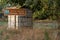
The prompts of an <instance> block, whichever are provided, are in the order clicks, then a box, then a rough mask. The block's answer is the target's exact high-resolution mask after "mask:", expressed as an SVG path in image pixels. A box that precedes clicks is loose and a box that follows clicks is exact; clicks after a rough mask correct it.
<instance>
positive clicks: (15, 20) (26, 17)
mask: <svg viewBox="0 0 60 40" xmlns="http://www.w3.org/2000/svg"><path fill="white" fill-rule="evenodd" d="M4 13H5V15H7V16H8V28H13V29H18V28H20V27H32V26H33V22H32V21H33V20H32V11H31V10H29V9H27V8H20V9H19V8H15V7H10V8H6V9H5V11H4Z"/></svg>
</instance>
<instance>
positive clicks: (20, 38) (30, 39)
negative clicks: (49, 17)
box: [0, 22, 57, 40]
mask: <svg viewBox="0 0 60 40" xmlns="http://www.w3.org/2000/svg"><path fill="white" fill-rule="evenodd" d="M1 23H2V24H1V25H0V40H57V31H56V29H40V28H34V27H33V28H30V27H28V28H27V27H21V28H19V30H15V29H14V30H11V29H10V30H8V29H7V22H1Z"/></svg>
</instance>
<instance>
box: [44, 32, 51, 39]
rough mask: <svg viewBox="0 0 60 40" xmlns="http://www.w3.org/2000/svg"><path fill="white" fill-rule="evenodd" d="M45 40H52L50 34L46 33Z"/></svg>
mask: <svg viewBox="0 0 60 40" xmlns="http://www.w3.org/2000/svg"><path fill="white" fill-rule="evenodd" d="M44 40H50V38H49V34H48V32H46V31H45V37H44Z"/></svg>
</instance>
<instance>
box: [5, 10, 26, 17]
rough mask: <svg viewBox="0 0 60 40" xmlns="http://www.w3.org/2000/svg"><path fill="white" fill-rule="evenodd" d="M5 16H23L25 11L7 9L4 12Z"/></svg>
mask: <svg viewBox="0 0 60 40" xmlns="http://www.w3.org/2000/svg"><path fill="white" fill-rule="evenodd" d="M5 14H9V15H21V16H25V15H26V10H24V9H8V10H6V11H5Z"/></svg>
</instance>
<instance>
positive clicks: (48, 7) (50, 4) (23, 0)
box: [9, 0, 60, 20]
mask: <svg viewBox="0 0 60 40" xmlns="http://www.w3.org/2000/svg"><path fill="white" fill-rule="evenodd" d="M9 2H10V3H12V4H15V5H17V4H19V5H20V6H21V7H23V6H24V7H26V8H29V9H31V10H32V11H33V13H34V14H33V18H34V19H35V18H36V19H52V20H56V19H57V17H58V15H60V1H59V0H9ZM58 13H59V14H58Z"/></svg>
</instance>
